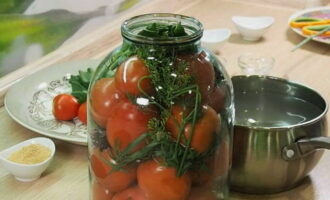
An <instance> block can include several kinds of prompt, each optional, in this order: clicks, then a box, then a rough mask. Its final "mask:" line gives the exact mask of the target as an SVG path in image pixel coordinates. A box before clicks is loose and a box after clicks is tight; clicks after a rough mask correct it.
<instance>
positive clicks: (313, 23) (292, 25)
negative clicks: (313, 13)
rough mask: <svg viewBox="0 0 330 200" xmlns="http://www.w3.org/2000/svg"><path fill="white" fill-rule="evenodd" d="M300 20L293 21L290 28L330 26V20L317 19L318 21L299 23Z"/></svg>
mask: <svg viewBox="0 0 330 200" xmlns="http://www.w3.org/2000/svg"><path fill="white" fill-rule="evenodd" d="M298 19H299V18H298ZM298 19H294V20H292V21H291V22H290V26H291V27H293V28H302V27H304V26H312V25H323V24H330V19H319V20H318V19H315V20H317V21H297V20H298Z"/></svg>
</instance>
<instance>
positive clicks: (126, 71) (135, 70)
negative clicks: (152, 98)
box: [115, 56, 154, 96]
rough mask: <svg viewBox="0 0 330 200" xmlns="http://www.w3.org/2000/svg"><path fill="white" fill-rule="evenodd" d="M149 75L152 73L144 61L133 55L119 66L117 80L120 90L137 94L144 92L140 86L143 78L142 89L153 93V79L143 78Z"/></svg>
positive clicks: (150, 93)
mask: <svg viewBox="0 0 330 200" xmlns="http://www.w3.org/2000/svg"><path fill="white" fill-rule="evenodd" d="M149 75H150V73H149V71H148V68H147V66H146V65H145V64H144V62H143V61H142V60H141V59H139V58H138V57H136V56H133V57H131V58H129V59H128V60H126V61H125V62H123V63H122V64H121V65H120V66H119V67H118V69H117V72H116V76H115V81H116V85H117V87H118V89H119V90H120V91H122V92H123V93H129V94H131V95H135V96H137V95H141V94H142V93H141V91H140V90H139V88H138V83H139V81H140V80H141V81H140V86H141V89H142V90H143V91H144V92H145V93H147V94H149V95H152V94H153V93H154V88H153V86H152V83H151V79H150V78H146V79H143V80H142V79H141V78H143V77H146V76H149Z"/></svg>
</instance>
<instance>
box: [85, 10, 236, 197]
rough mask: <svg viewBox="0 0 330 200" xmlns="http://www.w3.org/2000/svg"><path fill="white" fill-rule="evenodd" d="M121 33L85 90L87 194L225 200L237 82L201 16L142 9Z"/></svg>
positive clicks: (126, 23) (124, 25) (123, 25)
mask: <svg viewBox="0 0 330 200" xmlns="http://www.w3.org/2000/svg"><path fill="white" fill-rule="evenodd" d="M121 32H122V36H123V44H122V46H121V47H119V48H117V49H116V50H114V51H113V52H111V53H110V54H109V55H108V56H107V57H106V58H105V59H104V60H103V61H102V62H101V64H100V65H99V66H98V68H97V70H96V71H95V74H94V77H93V80H92V83H91V85H90V89H89V97H88V132H89V136H88V148H89V161H90V165H89V172H90V177H91V179H90V183H91V199H93V200H101V199H102V200H103V199H113V200H118V199H128V198H129V197H131V199H146V200H194V199H196V200H197V199H200V200H213V199H226V198H228V172H229V169H230V165H231V161H230V157H231V146H232V128H233V113H234V112H233V92H232V83H231V80H230V78H229V77H228V75H227V73H226V71H225V69H224V67H223V66H222V65H221V63H220V62H219V61H218V60H217V58H216V57H215V56H214V55H213V54H212V53H211V52H209V51H207V50H205V49H203V48H202V47H201V43H200V38H201V36H202V34H203V27H202V24H201V23H200V22H199V21H198V20H196V19H194V18H192V17H187V16H182V15H175V14H146V15H141V16H137V17H134V18H131V19H129V20H127V21H125V22H124V23H123V24H122V27H121Z"/></svg>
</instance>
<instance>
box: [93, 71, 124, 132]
mask: <svg viewBox="0 0 330 200" xmlns="http://www.w3.org/2000/svg"><path fill="white" fill-rule="evenodd" d="M122 99H126V97H125V95H124V94H123V93H122V92H120V91H119V90H118V89H117V88H116V85H115V82H114V79H113V78H103V79H100V80H98V81H96V83H95V84H94V86H93V88H92V91H91V107H92V109H91V113H92V117H93V119H94V121H95V122H96V123H97V124H98V125H99V126H101V127H103V128H105V126H106V124H107V119H108V118H109V116H110V114H111V112H112V108H113V106H114V105H115V104H116V103H118V102H120V101H121V100H122Z"/></svg>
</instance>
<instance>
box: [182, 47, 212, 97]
mask: <svg viewBox="0 0 330 200" xmlns="http://www.w3.org/2000/svg"><path fill="white" fill-rule="evenodd" d="M181 61H183V62H186V63H187V65H188V66H187V69H186V70H187V72H188V73H189V74H190V75H192V76H193V77H194V78H195V80H196V83H197V85H198V87H199V90H200V92H201V95H202V101H203V102H205V100H206V99H207V98H208V96H209V95H210V93H211V92H212V91H213V90H214V87H215V73H214V68H213V65H212V63H211V62H210V61H209V60H208V58H207V55H206V53H205V52H204V51H202V52H201V53H199V54H192V55H180V56H178V62H181Z"/></svg>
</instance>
